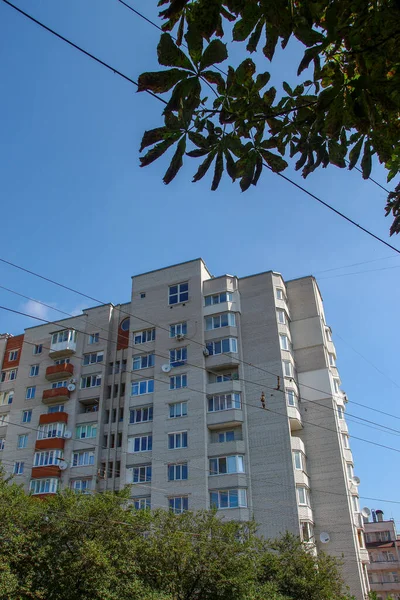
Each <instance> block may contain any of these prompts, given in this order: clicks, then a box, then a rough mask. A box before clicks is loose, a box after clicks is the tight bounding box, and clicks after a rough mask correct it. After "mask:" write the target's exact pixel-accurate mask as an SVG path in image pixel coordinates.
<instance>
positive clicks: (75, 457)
mask: <svg viewBox="0 0 400 600" xmlns="http://www.w3.org/2000/svg"><path fill="white" fill-rule="evenodd" d="M94 455H95V451H94V450H74V451H73V452H72V455H71V464H70V468H71V469H72V468H75V467H93V465H94ZM80 457H84V458H85V457H87V462H86V458H85V460H84V461H83V462H80V460H79V459H80Z"/></svg>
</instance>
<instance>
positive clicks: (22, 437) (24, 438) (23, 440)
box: [17, 433, 29, 450]
mask: <svg viewBox="0 0 400 600" xmlns="http://www.w3.org/2000/svg"><path fill="white" fill-rule="evenodd" d="M28 436H29V433H20V434H19V435H18V437H17V450H24V449H25V448H27V447H28Z"/></svg>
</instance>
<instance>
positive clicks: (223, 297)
mask: <svg viewBox="0 0 400 600" xmlns="http://www.w3.org/2000/svg"><path fill="white" fill-rule="evenodd" d="M208 299H210V300H208ZM224 302H233V292H232V291H230V290H225V291H223V292H218V293H217V294H208V295H207V296H204V306H214V305H215V304H224Z"/></svg>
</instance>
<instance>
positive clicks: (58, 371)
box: [46, 363, 74, 381]
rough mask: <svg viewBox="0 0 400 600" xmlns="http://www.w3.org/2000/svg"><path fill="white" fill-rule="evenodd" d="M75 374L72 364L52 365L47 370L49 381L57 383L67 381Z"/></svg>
mask: <svg viewBox="0 0 400 600" xmlns="http://www.w3.org/2000/svg"><path fill="white" fill-rule="evenodd" d="M73 374H74V365H71V364H70V363H67V364H64V365H51V366H50V367H47V369H46V379H47V381H55V380H57V379H66V378H67V377H71V376H72V375H73Z"/></svg>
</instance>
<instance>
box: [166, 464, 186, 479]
mask: <svg viewBox="0 0 400 600" xmlns="http://www.w3.org/2000/svg"><path fill="white" fill-rule="evenodd" d="M187 478H188V465H187V463H181V464H179V465H168V481H181V480H183V479H187Z"/></svg>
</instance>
